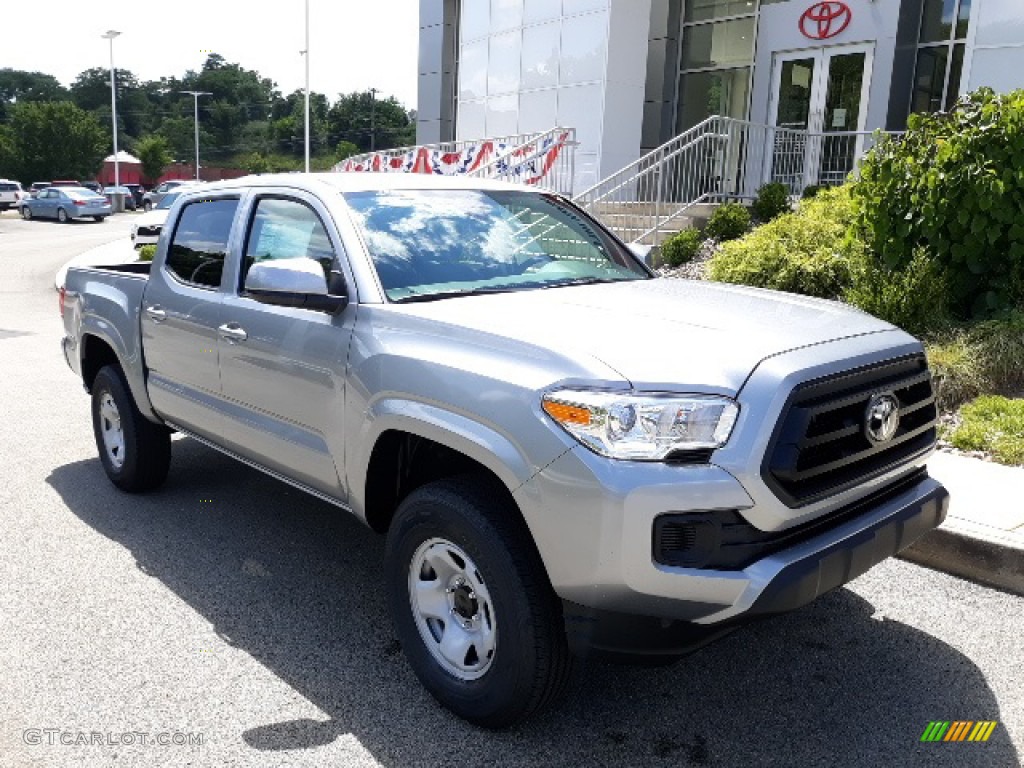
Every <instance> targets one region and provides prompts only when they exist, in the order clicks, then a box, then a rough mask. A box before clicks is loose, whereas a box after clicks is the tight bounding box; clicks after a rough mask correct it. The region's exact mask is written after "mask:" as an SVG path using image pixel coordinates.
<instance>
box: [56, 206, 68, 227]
mask: <svg viewBox="0 0 1024 768" xmlns="http://www.w3.org/2000/svg"><path fill="white" fill-rule="evenodd" d="M57 221H59V222H60V223H61V224H67V223H68V212H67V211H65V210H64V209H63V208H58V209H57Z"/></svg>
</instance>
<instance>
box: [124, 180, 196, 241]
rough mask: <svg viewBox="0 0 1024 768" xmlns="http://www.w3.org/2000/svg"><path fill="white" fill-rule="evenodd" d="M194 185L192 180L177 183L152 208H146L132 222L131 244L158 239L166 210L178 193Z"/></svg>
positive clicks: (165, 217)
mask: <svg viewBox="0 0 1024 768" xmlns="http://www.w3.org/2000/svg"><path fill="white" fill-rule="evenodd" d="M194 186H195V183H194V182H193V183H186V184H179V185H178V186H176V187H175V188H174V189H173V190H171V191H170V192H167V193H166V194H165V195H163V197H161V198H160V202H158V203H157V204H156V206H155V207H153V208H152V209H150V208H147V209H146V212H145V213H144V214H142V215H141V216H139V217H138V219H137V220H136V221H135V223H134V224H132V244H133V245H134V246H135V247H136V248H141V247H142V246H144V245H151V244H153V245H155V244H156V241H157V240H159V239H160V230H161V229H163V227H164V222H165V221H167V212H168V211H169V210H170V209H171V206H172V205H174V201H175V200H177V199H178V195H180V194H181V193H182V192H183V191H185V190H188V189H191V188H192V187H194Z"/></svg>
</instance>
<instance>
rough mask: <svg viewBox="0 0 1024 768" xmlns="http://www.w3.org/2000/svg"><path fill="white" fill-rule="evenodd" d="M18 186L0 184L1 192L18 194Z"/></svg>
mask: <svg viewBox="0 0 1024 768" xmlns="http://www.w3.org/2000/svg"><path fill="white" fill-rule="evenodd" d="M17 191H18V185H17V184H0V192H17Z"/></svg>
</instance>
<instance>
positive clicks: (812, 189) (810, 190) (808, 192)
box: [800, 184, 825, 200]
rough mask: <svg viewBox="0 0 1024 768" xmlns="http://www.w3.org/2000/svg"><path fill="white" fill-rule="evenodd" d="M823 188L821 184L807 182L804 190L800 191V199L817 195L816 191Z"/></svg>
mask: <svg viewBox="0 0 1024 768" xmlns="http://www.w3.org/2000/svg"><path fill="white" fill-rule="evenodd" d="M824 188H825V187H823V186H821V184H808V185H807V186H806V187H804V191H803V192H801V193H800V199H801V200H810V199H811V198H812V197H817V196H818V193H819V192H821V190H823V189H824Z"/></svg>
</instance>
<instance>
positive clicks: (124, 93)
mask: <svg viewBox="0 0 1024 768" xmlns="http://www.w3.org/2000/svg"><path fill="white" fill-rule="evenodd" d="M115 82H116V84H117V130H118V134H120V133H122V132H124V133H125V134H127V135H128V136H131V137H138V136H141V135H142V133H143V131H144V129H145V126H146V123H147V120H148V118H149V117H150V106H149V100H148V99H147V97H146V93H145V91H143V89H142V87H141V86H140V85H139V81H138V78H136V77H135V75H134V74H132V72H131V71H130V70H127V69H118V70H117V78H116V81H115ZM71 100H72V101H74V102H75V104H77V105H78V106H79V107H81V108H82V109H85V110H88V111H89V112H92V113H93V115H95V116H96V118H97V119H98V120H99V121H100V122H101V123H108V124H109V123H110V70H109V69H103V68H102V67H94V68H92V69H87V70H85V71H84V72H81V73H79V75H78V77H76V78H75V81H74V82H73V83H72V84H71Z"/></svg>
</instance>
